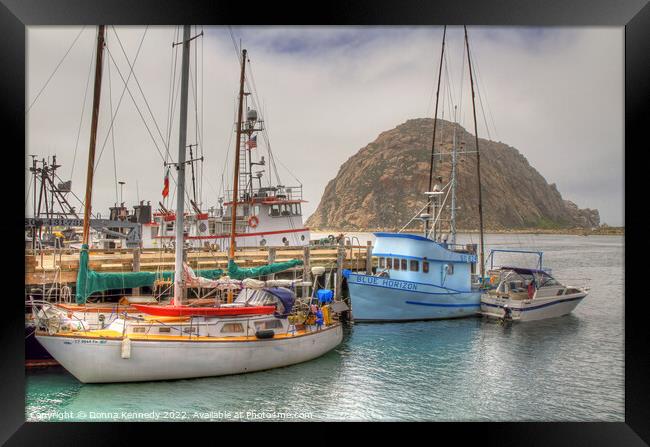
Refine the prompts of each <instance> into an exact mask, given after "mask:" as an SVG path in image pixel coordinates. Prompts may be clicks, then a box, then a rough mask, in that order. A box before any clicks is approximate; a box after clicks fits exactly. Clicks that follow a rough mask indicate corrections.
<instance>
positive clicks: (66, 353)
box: [36, 26, 343, 383]
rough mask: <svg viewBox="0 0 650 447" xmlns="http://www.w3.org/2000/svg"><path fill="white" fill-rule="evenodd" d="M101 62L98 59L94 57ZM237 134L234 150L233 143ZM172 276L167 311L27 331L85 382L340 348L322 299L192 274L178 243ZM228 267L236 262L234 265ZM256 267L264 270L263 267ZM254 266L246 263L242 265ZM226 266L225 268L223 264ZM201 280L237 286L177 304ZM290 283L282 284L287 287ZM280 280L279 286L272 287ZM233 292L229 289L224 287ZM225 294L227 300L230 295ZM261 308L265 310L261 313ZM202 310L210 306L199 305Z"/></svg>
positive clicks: (152, 376)
mask: <svg viewBox="0 0 650 447" xmlns="http://www.w3.org/2000/svg"><path fill="white" fill-rule="evenodd" d="M102 32H103V27H100V33H99V43H98V53H101V45H102V44H101V41H102V40H103V39H102V37H103V36H102ZM191 40H192V38H191V37H190V27H189V26H185V27H184V30H183V42H182V45H183V56H182V73H181V88H182V90H181V101H180V107H181V112H180V132H179V152H178V163H177V165H176V167H177V169H178V181H177V192H176V197H177V207H176V213H175V218H176V241H181V240H183V216H184V197H185V194H184V184H185V164H186V162H185V150H186V141H185V135H186V127H187V101H188V72H189V46H190V42H191ZM98 61H99V62H101V60H100V59H98ZM245 64H246V50H243V52H242V61H241V82H240V94H239V114H238V117H239V118H238V119H239V129H238V137H239V132H240V131H241V128H242V126H241V124H242V103H243V101H242V99H243V97H244V81H245V77H244V76H245ZM98 78H99V79H100V80H101V63H99V64H98V65H97V69H96V83H95V88H96V89H97V88H99V84H100V82H97V79H98ZM95 98H96V101H97V103H95V108H94V111H93V123H94V126H93V128H94V130H95V131H96V118H97V117H96V112H95V110H97V109H98V107H97V106H98V99H99V96H98V92H97V90H96V91H95ZM95 131H93V132H91V135H92V136H91V150H90V153H89V157H90V158H89V164H88V166H89V173H88V181H87V190H86V202H85V203H86V210H85V219H84V223H85V225H84V230H85V231H84V242H86V243H87V240H88V233H87V220H88V217H89V210H90V199H91V192H92V166H93V162H94V144H93V142H92V137H93V136H94V134H95ZM239 141H240V139H238V148H237V149H239ZM238 164H239V151H238V152H237V158H236V162H235V176H234V188H233V189H234V193H233V197H237V194H238V193H237V189H238V178H237V176H238V168H239V166H238ZM236 207H237V202H236V201H235V202H234V203H233V208H232V209H233V211H232V226H231V235H230V247H229V248H230V263H231V264H234V261H233V258H234V250H235V244H236V234H235V230H236V225H235V223H236V222H235V221H236V216H237V213H236ZM175 247H176V260H175V261H176V262H175V273H174V297H173V305H172V306H171V307H169V308H168V309H167V310H170V309H171V310H172V311H176V310H178V311H179V312H178V314H177V315H174V316H158V314H159V311H160V309H161V308H163V307H165V306H156V307H157V308H158V311H156V314H157V315H148V316H144V317H130V316H128V314H125V315H124V316H123V317H121V318H117V319H116V320H115V321H113V322H112V323H111V324H110V325H109V326H108V327H107V328H105V329H99V330H85V328H83V327H81V328H79V327H69V326H68V327H66V328H64V329H60V330H53V331H43V330H41V331H39V332H37V334H36V338H37V339H38V340H39V341H40V343H41V344H42V345H43V346H44V347H45V349H47V351H48V352H49V353H50V354H51V355H52V356H53V357H54V358H55V359H56V360H57V361H58V362H59V363H60V364H61V365H62V366H63V367H65V368H66V369H67V370H68V371H69V372H70V373H71V374H72V375H74V376H75V377H76V378H77V379H78V380H80V381H81V382H84V383H102V382H133V381H150V380H169V379H185V378H193V377H205V376H220V375H225V374H238V373H246V372H252V371H259V370H264V369H270V368H277V367H282V366H288V365H292V364H295V363H299V362H304V361H307V360H311V359H314V358H316V357H319V356H321V355H323V354H325V353H326V352H328V351H330V350H332V349H333V348H335V347H336V346H337V345H339V344H340V343H341V341H342V338H343V330H342V327H341V324H340V323H339V322H338V321H337V319H336V318H335V315H334V313H333V312H332V311H331V308H330V307H329V306H328V305H323V306H321V307H318V306H315V305H306V304H305V305H304V306H306V309H305V311H304V312H300V313H299V312H296V307H298V306H297V305H296V304H297V303H296V299H295V295H294V294H293V292H292V291H291V290H290V289H288V288H286V287H281V286H282V285H283V283H278V282H277V281H275V282H269V281H267V282H265V281H255V280H252V279H248V280H244V281H241V282H238V281H237V280H236V279H232V278H219V279H217V280H210V279H208V278H201V277H196V276H195V275H194V274H193V272H191V270H189V269H188V268H187V266H186V265H184V263H183V250H184V244H180V243H177V244H176V245H175ZM235 268H236V266H235ZM262 269H263V268H262ZM251 270H255V269H251ZM229 271H234V269H231V268H230V266H229ZM195 282H198V283H200V285H201V287H207V288H210V287H212V288H217V289H218V288H222V289H227V290H230V291H232V290H233V289H236V288H242V291H241V292H240V293H239V295H238V297H237V299H235V300H234V302H231V303H229V304H219V303H216V302H215V303H214V306H212V307H209V308H198V307H197V308H192V307H191V306H186V305H185V289H186V287H188V286H191V285H194V283H195ZM289 285H291V284H289ZM279 286H280V287H279ZM231 293H232V292H231ZM229 301H231V300H229ZM269 308H271V309H270V310H271V311H272V312H273V313H270V312H269ZM205 309H211V310H205Z"/></svg>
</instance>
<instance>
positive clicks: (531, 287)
mask: <svg viewBox="0 0 650 447" xmlns="http://www.w3.org/2000/svg"><path fill="white" fill-rule="evenodd" d="M497 252H506V253H519V254H535V255H537V256H538V264H537V266H536V268H529V267H513V266H502V267H498V268H495V267H494V264H493V262H494V254H495V253H497ZM542 256H543V253H542V252H539V251H528V250H506V249H499V250H491V252H490V255H489V257H488V258H489V259H490V260H491V263H492V265H491V266H490V269H489V270H488V272H487V274H488V276H489V278H490V284H491V288H490V289H489V290H487V291H485V293H483V295H482V296H481V313H482V314H483V315H484V316H486V317H489V318H498V319H502V320H511V321H532V320H542V319H546V318H554V317H561V316H563V315H567V314H569V313H571V312H572V311H573V310H574V309H575V308H576V306H578V304H580V302H581V301H582V299H583V298H584V297H586V296H587V294H588V293H589V288H588V287H586V286H584V287H575V286H565V285H563V284H561V283H560V282H559V281H558V280H556V279H555V278H553V276H551V272H550V270H548V269H545V268H544V267H543V265H542Z"/></svg>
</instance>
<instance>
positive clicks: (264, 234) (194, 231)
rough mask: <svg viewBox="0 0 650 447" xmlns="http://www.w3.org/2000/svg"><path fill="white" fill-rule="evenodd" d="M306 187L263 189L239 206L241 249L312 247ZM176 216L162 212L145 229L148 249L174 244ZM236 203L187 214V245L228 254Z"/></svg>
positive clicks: (238, 241) (238, 231)
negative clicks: (305, 218)
mask: <svg viewBox="0 0 650 447" xmlns="http://www.w3.org/2000/svg"><path fill="white" fill-rule="evenodd" d="M303 203H305V200H303V199H302V186H297V187H285V186H275V187H259V188H256V189H253V190H252V192H251V193H248V194H246V195H243V196H242V197H241V198H240V200H239V201H238V202H237V220H236V236H235V237H236V243H237V247H264V246H269V247H278V246H303V245H308V244H309V239H310V234H309V228H306V227H305V226H304V224H303V216H302V204H303ZM175 220H176V215H175V214H174V213H173V212H169V211H166V210H162V209H161V210H159V211H158V212H156V213H154V214H153V218H152V221H151V222H148V223H144V224H143V226H142V244H143V247H145V248H154V247H167V246H170V245H171V244H172V243H173V241H174V235H175V229H174V227H175V224H176V222H175ZM231 221H232V202H226V203H223V204H222V205H221V206H220V207H218V208H216V207H213V208H210V209H209V210H208V212H205V213H186V214H185V229H184V233H185V244H186V246H190V247H194V248H199V247H209V248H212V249H214V250H219V251H226V250H227V249H228V247H229V242H230V241H229V237H230V231H231V227H232V223H231Z"/></svg>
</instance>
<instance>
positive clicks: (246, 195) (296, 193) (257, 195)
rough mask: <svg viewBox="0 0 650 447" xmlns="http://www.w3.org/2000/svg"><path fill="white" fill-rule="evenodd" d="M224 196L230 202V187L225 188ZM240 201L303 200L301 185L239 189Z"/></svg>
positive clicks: (231, 194) (231, 193) (231, 192)
mask: <svg viewBox="0 0 650 447" xmlns="http://www.w3.org/2000/svg"><path fill="white" fill-rule="evenodd" d="M225 196H226V197H227V198H228V199H227V201H228V202H232V196H233V191H232V189H229V190H226V193H225ZM239 196H240V201H241V202H246V201H251V200H255V199H275V198H276V199H282V200H303V195H302V185H298V186H285V185H277V186H266V187H261V188H259V187H258V188H253V189H252V190H250V189H248V190H246V191H239Z"/></svg>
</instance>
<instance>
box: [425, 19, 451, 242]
mask: <svg viewBox="0 0 650 447" xmlns="http://www.w3.org/2000/svg"><path fill="white" fill-rule="evenodd" d="M446 35H447V25H445V26H444V28H443V30H442V48H441V50H440V66H439V67H438V87H437V89H436V107H435V111H434V112H433V141H432V142H431V163H429V191H432V190H433V169H434V166H435V163H436V162H435V154H436V128H437V126H438V97H439V96H440V78H441V77H442V60H443V57H444V55H445V36H446ZM433 200H435V199H434V198H433V197H431V198H430V199H429V202H428V205H427V214H428V215H431V201H433ZM429 220H430V219H429V218H427V219H425V220H424V237H426V236H427V234H428V232H429ZM434 225H435V221H434ZM434 233H435V231H434ZM434 239H435V237H434Z"/></svg>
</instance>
